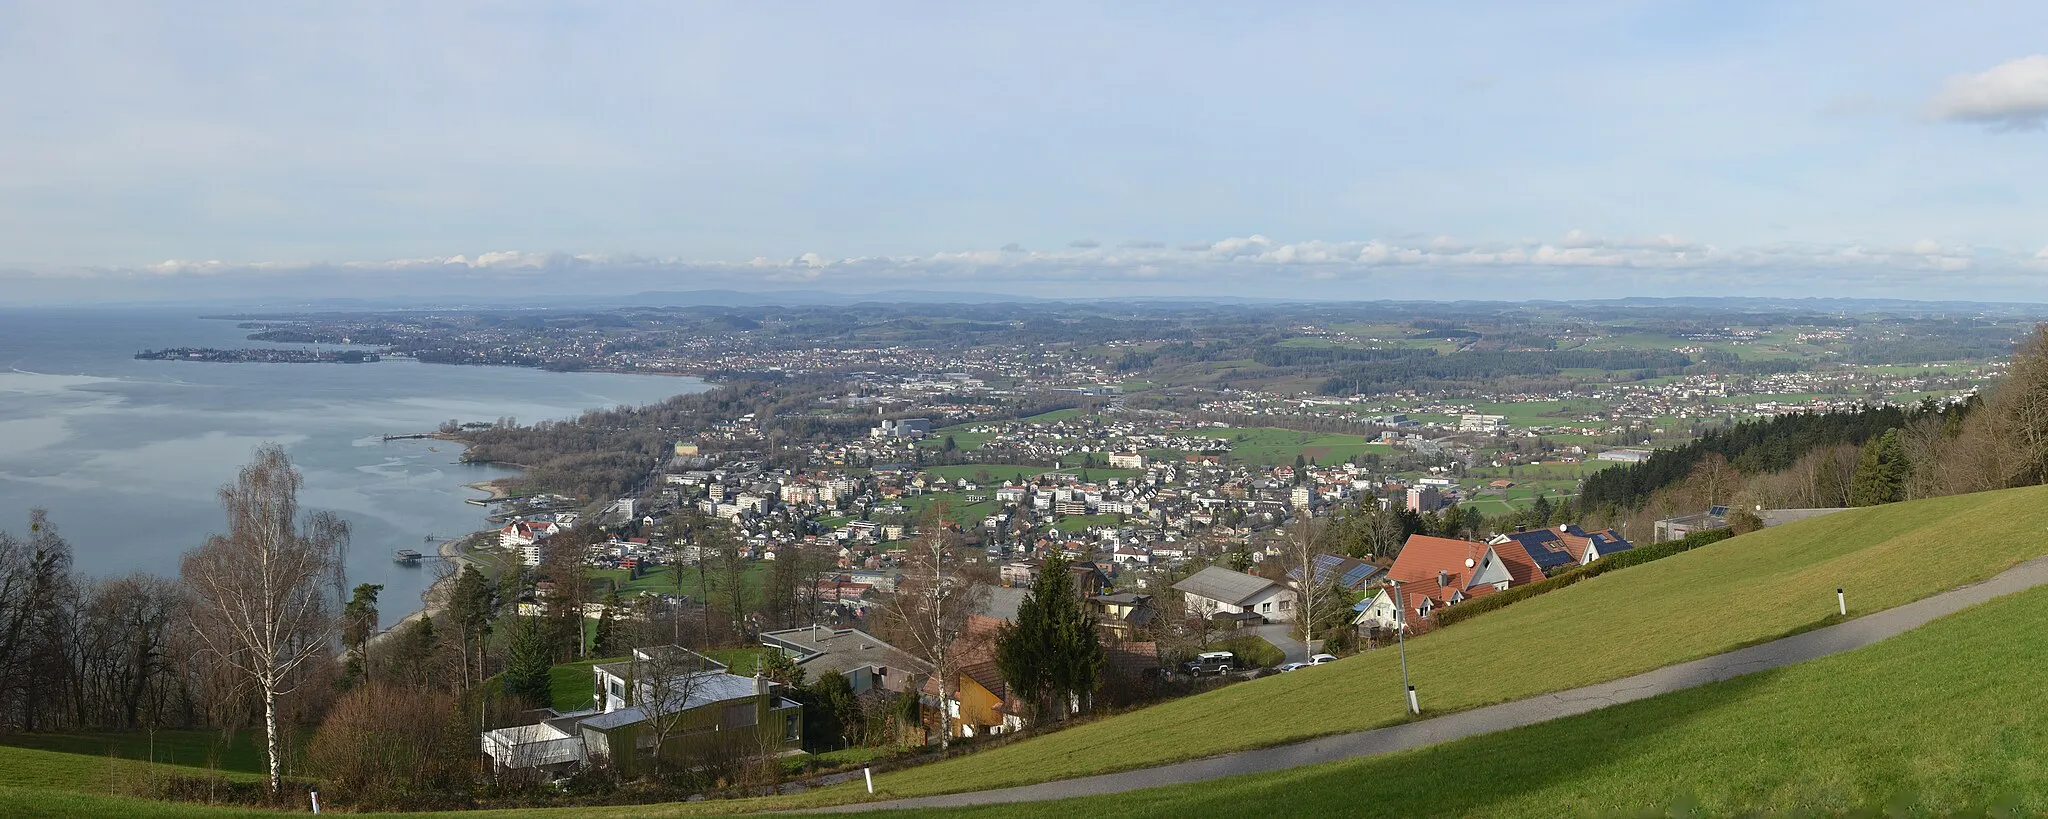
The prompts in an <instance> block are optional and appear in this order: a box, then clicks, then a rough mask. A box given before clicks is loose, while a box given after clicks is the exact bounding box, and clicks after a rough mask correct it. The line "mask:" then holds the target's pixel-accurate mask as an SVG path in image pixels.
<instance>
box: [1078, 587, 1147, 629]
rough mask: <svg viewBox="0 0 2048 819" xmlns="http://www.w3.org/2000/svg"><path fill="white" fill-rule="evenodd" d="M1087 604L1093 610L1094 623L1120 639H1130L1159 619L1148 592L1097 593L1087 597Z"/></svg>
mask: <svg viewBox="0 0 2048 819" xmlns="http://www.w3.org/2000/svg"><path fill="white" fill-rule="evenodd" d="M1088 606H1089V608H1091V609H1093V610H1094V611H1095V617H1096V624H1097V625H1099V626H1101V627H1102V629H1103V630H1104V631H1107V632H1109V634H1110V636H1111V637H1114V638H1116V639H1117V640H1120V641H1121V640H1129V639H1131V638H1132V636H1134V635H1135V634H1136V633H1138V632H1139V631H1142V630H1143V629H1145V628H1146V627H1147V626H1150V625H1152V624H1153V623H1154V622H1156V621H1157V620H1158V619H1159V610H1158V609H1155V608H1153V607H1152V595H1149V594H1138V593H1136V592H1117V593H1116V594H1099V595H1096V596H1094V597H1090V598H1088Z"/></svg>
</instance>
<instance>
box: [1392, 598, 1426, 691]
mask: <svg viewBox="0 0 2048 819" xmlns="http://www.w3.org/2000/svg"><path fill="white" fill-rule="evenodd" d="M1387 584H1388V585H1390V586H1393V587H1394V642H1395V643H1396V644H1398V645H1399V646H1400V652H1401V687H1402V688H1404V689H1406V690H1407V692H1408V713H1410V714H1416V715H1418V716H1419V715H1421V714H1422V706H1421V705H1420V704H1418V703H1417V702H1416V701H1415V686H1414V685H1413V684H1411V683H1409V682H1408V610H1407V608H1406V607H1405V606H1402V605H1401V581H1399V580H1393V579H1389V580H1387Z"/></svg>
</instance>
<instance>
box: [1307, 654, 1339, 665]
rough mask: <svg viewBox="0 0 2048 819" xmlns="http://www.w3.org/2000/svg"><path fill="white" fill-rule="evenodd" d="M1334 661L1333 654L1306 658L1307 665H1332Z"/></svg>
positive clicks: (1335, 656) (1335, 659)
mask: <svg viewBox="0 0 2048 819" xmlns="http://www.w3.org/2000/svg"><path fill="white" fill-rule="evenodd" d="M1336 661H1337V655H1335V654H1317V655H1316V656H1314V657H1310V658H1308V664H1309V665H1322V664H1323V663H1334V662H1336Z"/></svg>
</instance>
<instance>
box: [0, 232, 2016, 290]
mask: <svg viewBox="0 0 2048 819" xmlns="http://www.w3.org/2000/svg"><path fill="white" fill-rule="evenodd" d="M0 282H12V283H13V284H14V285H16V286H18V287H22V288H29V289H33V288H40V289H41V290H43V291H45V292H46V293H47V294H48V295H45V296H44V297H42V298H41V299H38V300H40V301H92V300H95V299H92V298H83V297H80V296H78V295H73V296H71V297H68V298H67V297H65V296H64V294H65V293H73V294H88V293H94V294H105V293H107V292H110V291H108V289H107V288H108V286H109V285H118V289H117V290H114V291H111V292H115V293H119V294H123V295H124V296H125V297H127V298H136V297H148V296H149V294H151V293H155V292H159V291H161V292H164V293H170V294H174V295H175V296H177V297H192V296H194V295H206V294H210V295H213V296H220V295H228V294H237V293H239V294H241V295H249V294H262V295H274V296H279V297H309V298H312V297H319V298H333V297H345V296H350V295H362V294H363V293H364V292H365V288H371V289H372V290H373V291H374V289H375V288H391V289H393V290H394V291H410V292H415V293H422V294H427V295H433V296H446V295H450V294H455V293H460V292H464V291H472V292H473V291H476V290H478V289H480V288H482V289H488V290H489V291H490V292H494V293H501V294H520V295H622V294H630V293H635V292H642V291H649V290H692V289H732V290H741V291H749V292H768V291H776V290H792V289H818V290H831V291H838V292H846V293H856V294H857V293H863V292H878V291H903V290H909V291H918V290H925V291H931V292H963V291H972V292H988V293H1008V294H1017V295H1032V296H1041V297H1054V298H1071V297H1088V296H1106V297H1144V296H1155V297H1158V296H1212V297H1228V296H1254V297H1262V298H1342V299H1350V298H1402V299H1410V298H1464V297H1467V296H1469V294H1468V293H1463V292H1458V291H1457V288H1459V287H1463V286H1466V285H1479V286H1483V287H1485V288H1487V293H1488V296H1489V297H1491V298H1504V299H1532V298H1558V297H1568V298H1586V297H1594V296H1615V295H1646V294H1661V295H1742V296H1770V295H1783V296H1794V297H1802V296H1837V295H1845V294H1855V295H1863V294H1868V295H1873V296H1886V297H1900V298H1925V299H1936V300H1946V299H1957V298H1968V299H1972V300H1976V299H1981V300H1993V301H1997V300H2030V299H2031V296H2030V295H2029V294H2031V293H2035V292H2039V290H2040V288H2041V287H2042V285H2044V284H2048V248H2042V249H2040V250H2037V251H2034V252H2030V253H2016V252H2006V251H2001V250H1995V249H1987V248H1975V247H1970V246H1962V245H1947V244H1943V243H1940V242H1937V241H1934V240H1932V239H1924V238H1923V239H1919V240H1915V241H1911V242H1901V243H1894V244H1884V245H1878V244H1871V245H1865V244H1852V245H1814V244H1797V243H1780V244H1773V245H1762V246H1750V247H1722V246H1717V245H1714V244H1708V243H1702V242H1695V241H1690V240H1687V239H1684V238H1681V237H1677V236H1669V235H1664V236H1648V237H1602V236H1595V235H1593V234H1591V233H1589V232H1586V231H1582V230H1573V231H1569V232H1567V233H1566V234H1564V235H1563V236H1560V237H1557V238H1555V239H1552V240H1548V241H1544V240H1537V239H1521V240H1517V241H1481V240H1464V239H1459V238H1455V237H1452V236H1447V235H1437V236H1427V237H1420V236H1417V237H1404V238H1400V239H1368V240H1355V241H1319V240H1310V241H1299V242H1282V241H1278V240H1275V239H1272V238H1269V237H1266V236H1264V235H1260V234H1250V235H1247V236H1240V237H1227V238H1223V239H1218V240H1213V241H1204V242H1181V243H1178V244H1176V245H1173V246H1168V245H1167V243H1164V242H1158V241H1151V240H1127V241H1123V242H1119V243H1115V244H1114V245H1113V246H1111V245H1107V244H1106V243H1103V242H1099V241H1094V240H1087V241H1073V242H1068V243H1066V244H1065V245H1064V246H1061V247H1057V248H1051V249H1043V250H1041V249H1032V248H1025V247H1023V246H1021V245H1019V244H1016V243H1011V244H1007V245H1005V246H1004V247H1002V248H998V249H993V250H969V251H945V252H934V253H929V254H923V255H899V256H865V257H846V258H837V259H832V258H826V257H824V256H822V255H820V254H817V253H803V254H799V255H797V256H793V257H786V258H774V259H771V258H768V257H758V256H757V257H754V258H751V259H745V260H701V259H687V258H681V257H656V256H648V255H633V254H603V253H565V252H528V251H510V250H507V251H489V252H483V253H475V254H454V255H448V256H425V257H412V258H401V259H385V260H369V261H343V262H290V261H271V262H245V263H238V262H225V261H178V260H168V261H163V262H158V263H153V264H147V265H137V266H129V267H114V266H102V267H67V268H52V267H45V268H20V267H15V268H0ZM1617 288H1621V289H1620V290H1619V291H1617Z"/></svg>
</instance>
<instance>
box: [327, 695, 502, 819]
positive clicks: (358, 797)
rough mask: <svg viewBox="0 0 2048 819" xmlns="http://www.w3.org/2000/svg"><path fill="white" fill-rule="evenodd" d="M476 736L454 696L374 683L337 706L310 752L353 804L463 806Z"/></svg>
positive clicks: (330, 781) (348, 696)
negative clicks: (462, 715) (467, 724)
mask: <svg viewBox="0 0 2048 819" xmlns="http://www.w3.org/2000/svg"><path fill="white" fill-rule="evenodd" d="M474 737H475V734H473V733H470V732H469V729H468V728H467V727H466V725H465V722H464V720H462V719H461V712H460V711H459V710H458V708H457V707H456V702H455V698H454V696H452V695H450V694H446V693H442V692H438V691H428V690H423V689H417V688H403V687H399V686H393V685H388V684H384V683H374V684H371V685H366V686H360V687H358V688H356V689H355V690H354V691H351V692H349V693H348V695H347V696H344V697H342V698H341V700H340V701H339V702H337V703H335V706H334V710H333V711H331V712H329V713H328V715H327V719H326V721H325V722H323V723H321V725H320V730H319V732H318V733H315V734H314V735H313V742H312V744H311V745H310V746H308V747H307V749H306V752H307V756H308V757H309V759H310V761H311V762H312V763H313V766H314V768H315V769H316V770H317V771H318V772H319V773H320V775H321V777H322V778H323V779H325V780H326V781H327V783H328V784H329V785H330V786H331V787H332V788H333V789H334V790H335V791H337V792H338V793H339V794H340V795H341V796H343V797H344V798H345V799H347V801H348V802H350V803H351V804H353V805H356V806H396V805H401V804H402V805H406V806H410V807H462V806H464V803H465V802H466V801H467V798H468V789H469V784H470V779H471V776H472V774H471V771H472V770H474V767H475V754H476V753H477V751H476V744H475V742H476V741H475V739H474Z"/></svg>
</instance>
